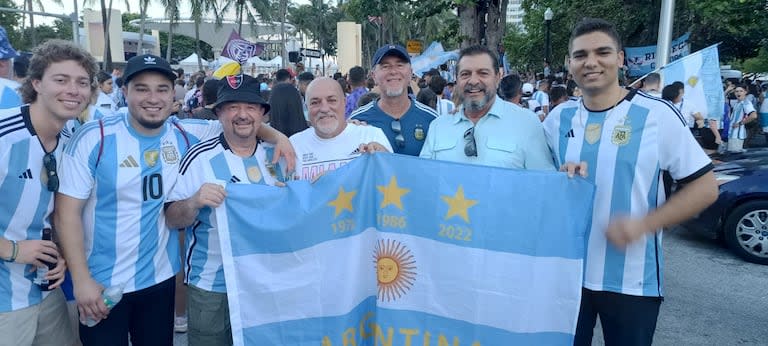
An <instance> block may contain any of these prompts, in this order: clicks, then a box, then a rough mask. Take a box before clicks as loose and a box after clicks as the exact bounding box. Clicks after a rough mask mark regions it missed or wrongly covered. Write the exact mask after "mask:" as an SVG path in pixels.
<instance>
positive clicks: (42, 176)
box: [0, 106, 63, 313]
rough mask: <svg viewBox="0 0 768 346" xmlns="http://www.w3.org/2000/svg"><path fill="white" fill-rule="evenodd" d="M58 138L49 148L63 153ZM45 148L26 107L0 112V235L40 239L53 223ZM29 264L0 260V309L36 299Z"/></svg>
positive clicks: (37, 289)
mask: <svg viewBox="0 0 768 346" xmlns="http://www.w3.org/2000/svg"><path fill="white" fill-rule="evenodd" d="M62 147H63V145H62V143H61V142H59V145H58V146H57V147H56V150H55V151H54V152H53V154H54V156H55V157H56V158H60V157H61V152H62V149H61V148H62ZM43 156H45V150H44V149H43V147H42V145H41V144H40V140H39V139H38V138H37V134H36V133H35V130H34V129H33V128H32V122H31V120H30V117H29V106H23V107H16V108H9V109H3V110H0V196H2V198H0V236H2V237H4V238H5V239H8V240H16V241H20V240H27V239H34V240H39V239H41V238H42V234H43V228H47V227H51V224H50V220H49V216H50V214H51V212H52V211H53V192H50V191H48V187H47V183H48V179H47V177H48V176H47V175H46V171H45V168H44V167H43ZM31 268H32V266H31V265H26V264H20V263H10V262H5V261H0V313H3V312H8V311H13V310H19V309H23V308H26V307H29V306H32V305H37V304H39V303H40V301H41V300H42V298H43V297H44V293H43V292H41V291H40V286H38V285H35V284H33V283H32V279H33V278H34V276H35V272H30V271H29V270H30V269H31Z"/></svg>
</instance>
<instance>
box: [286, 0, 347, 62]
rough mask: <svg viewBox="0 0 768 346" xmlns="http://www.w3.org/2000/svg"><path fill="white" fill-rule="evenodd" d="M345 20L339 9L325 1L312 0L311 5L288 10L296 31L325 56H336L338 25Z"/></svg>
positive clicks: (290, 20)
mask: <svg viewBox="0 0 768 346" xmlns="http://www.w3.org/2000/svg"><path fill="white" fill-rule="evenodd" d="M343 18H344V13H343V12H342V11H341V10H340V9H339V8H338V7H331V6H330V5H329V4H327V3H325V2H324V1H323V0H311V3H310V4H305V5H300V6H298V7H292V8H289V9H288V20H289V22H291V23H292V24H293V25H294V26H296V30H297V31H300V32H301V33H303V34H304V35H306V36H307V37H309V38H310V40H311V41H312V42H314V43H316V44H317V46H318V47H320V49H322V50H324V51H325V54H329V55H335V54H336V44H337V38H336V23H337V22H339V21H341V20H342V19H343Z"/></svg>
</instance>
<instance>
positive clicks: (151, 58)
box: [123, 54, 176, 85]
mask: <svg viewBox="0 0 768 346" xmlns="http://www.w3.org/2000/svg"><path fill="white" fill-rule="evenodd" d="M147 71H154V72H158V73H160V74H162V75H164V76H166V77H168V79H169V80H170V81H171V82H173V81H175V80H176V72H174V71H173V69H172V68H171V64H169V63H168V62H167V61H165V59H163V58H161V57H159V56H157V55H152V54H144V55H137V56H135V57H133V58H130V59H128V62H127V63H126V64H125V73H123V84H124V85H127V84H128V82H130V81H131V79H133V77H136V76H138V75H139V74H141V73H142V72H147Z"/></svg>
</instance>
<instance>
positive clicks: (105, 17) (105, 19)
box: [59, 0, 131, 71]
mask: <svg viewBox="0 0 768 346" xmlns="http://www.w3.org/2000/svg"><path fill="white" fill-rule="evenodd" d="M59 1H61V0H59ZM93 1H94V0H83V7H85V5H88V4H90V5H92V4H93ZM99 5H101V23H102V26H103V28H104V57H103V59H104V65H103V69H104V71H111V70H112V49H111V48H110V47H109V41H110V40H109V23H110V21H111V20H112V11H111V9H112V0H109V6H107V4H106V3H105V2H104V0H99ZM125 9H126V10H127V11H128V12H131V4H130V1H129V0H125Z"/></svg>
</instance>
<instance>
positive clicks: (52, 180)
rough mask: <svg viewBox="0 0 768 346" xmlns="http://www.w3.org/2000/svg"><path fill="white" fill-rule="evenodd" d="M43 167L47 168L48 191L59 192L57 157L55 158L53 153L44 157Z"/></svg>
mask: <svg viewBox="0 0 768 346" xmlns="http://www.w3.org/2000/svg"><path fill="white" fill-rule="evenodd" d="M43 167H44V168H45V175H46V176H47V177H48V191H51V192H56V191H58V190H59V175H58V174H57V173H56V157H55V156H53V153H48V154H45V156H43Z"/></svg>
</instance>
